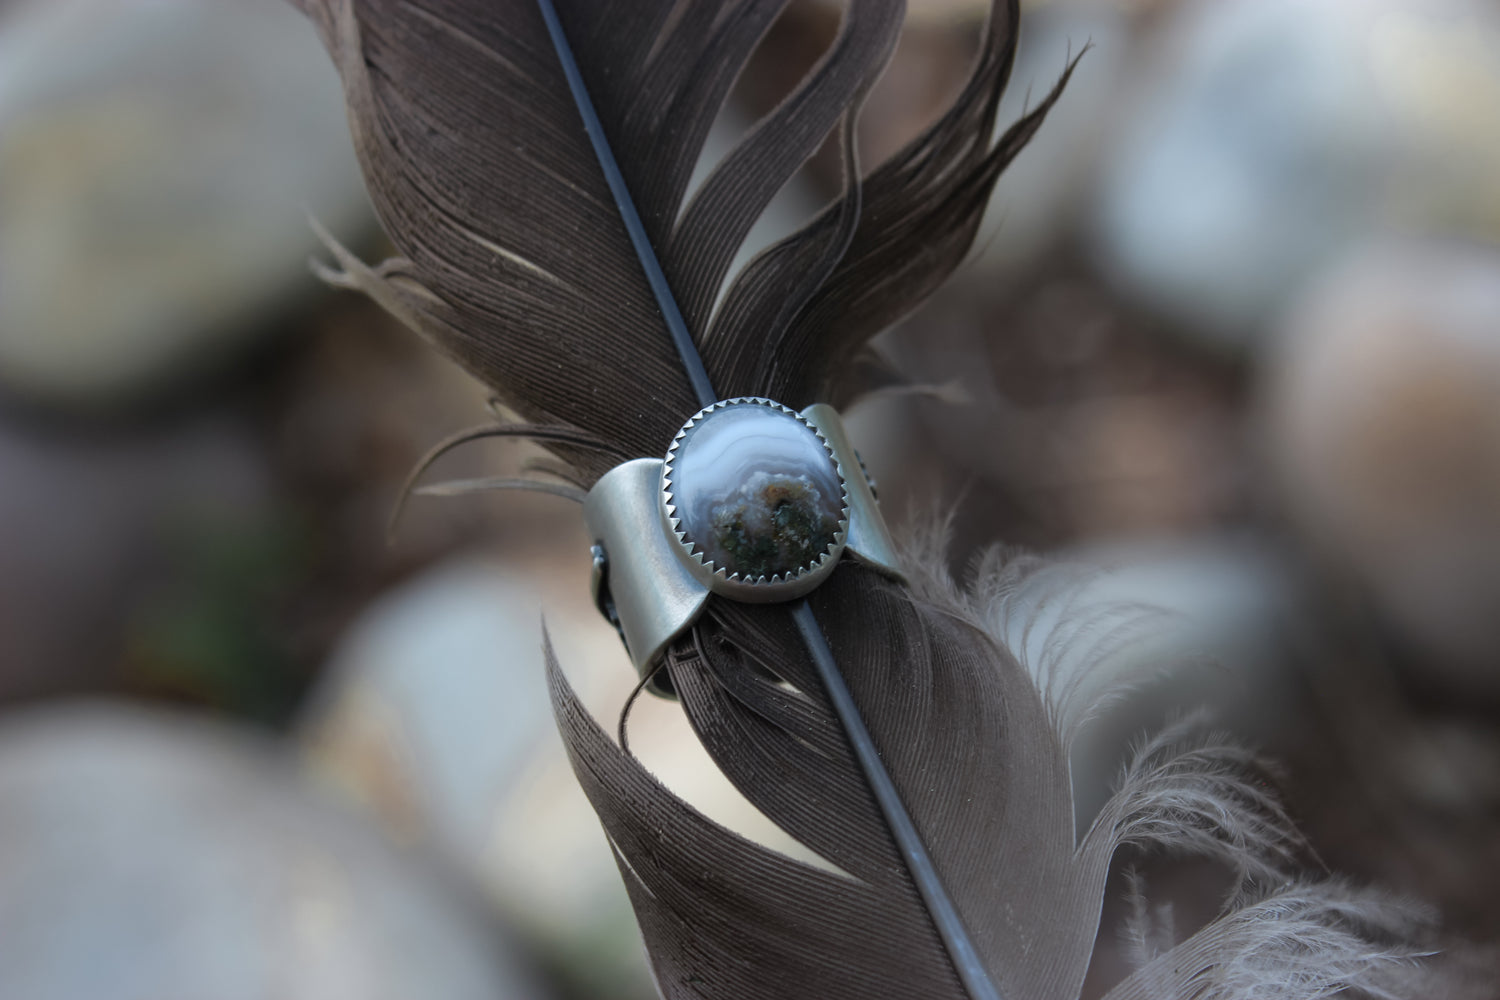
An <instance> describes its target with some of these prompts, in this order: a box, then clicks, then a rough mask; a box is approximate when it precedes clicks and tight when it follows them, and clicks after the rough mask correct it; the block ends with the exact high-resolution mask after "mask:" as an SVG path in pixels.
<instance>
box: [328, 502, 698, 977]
mask: <svg viewBox="0 0 1500 1000" xmlns="http://www.w3.org/2000/svg"><path fill="white" fill-rule="evenodd" d="M569 513H571V510H570V511H569ZM579 534H580V537H579V538H578V539H577V542H578V544H577V546H576V551H577V555H578V559H577V560H576V562H577V566H576V567H574V568H576V569H580V570H584V571H586V569H587V562H588V560H587V544H586V542H585V541H584V540H583V538H582V534H581V532H580V533H579ZM568 537H570V536H566V535H565V537H563V538H559V539H558V541H559V544H560V545H562V544H565V543H566V541H567V539H568ZM564 565H565V564H564V563H562V562H561V561H560V560H559V559H558V558H557V555H556V552H555V551H554V550H552V549H548V550H547V551H546V552H544V553H542V554H541V555H540V558H537V557H533V558H531V559H529V560H527V559H525V558H517V559H512V560H510V561H508V562H505V563H501V562H499V561H492V560H486V559H478V558H468V559H459V560H454V561H450V562H447V563H441V564H439V565H437V566H435V567H433V568H431V569H429V570H426V571H425V572H423V573H421V574H419V575H418V576H416V577H414V578H413V579H411V580H408V581H407V582H405V583H403V584H402V585H400V586H398V587H396V588H394V589H393V590H392V591H390V592H389V593H387V594H386V595H385V596H384V597H382V598H381V599H380V600H378V601H376V602H375V603H374V604H372V605H371V606H370V607H369V609H368V610H367V611H366V612H365V613H364V614H363V615H362V616H361V617H360V619H358V620H357V621H356V622H355V624H354V625H353V627H352V628H351V629H350V630H349V632H348V633H347V635H346V636H345V637H344V638H343V640H342V641H341V642H340V644H339V647H338V649H337V651H336V652H335V654H334V657H333V659H332V661H331V662H330V664H329V669H328V670H327V671H326V672H325V679H324V681H323V682H322V685H321V687H320V688H319V690H318V691H317V692H316V693H315V697H314V698H313V701H312V704H311V706H310V708H309V709H308V711H307V712H306V713H305V715H304V717H303V719H302V722H301V725H300V732H301V737H302V741H303V744H304V746H305V747H306V750H307V754H308V757H309V759H310V760H311V761H312V763H313V765H314V767H315V768H316V769H317V770H318V771H319V772H320V773H321V774H323V775H325V776H326V777H328V778H330V779H331V780H333V781H334V782H336V783H337V784H338V785H339V786H340V787H341V788H343V789H344V790H345V791H346V792H347V793H348V794H350V795H351V796H352V797H353V798H354V799H356V800H357V801H359V802H361V803H362V804H363V805H364V806H365V807H366V808H368V809H369V810H371V813H372V815H374V816H375V817H377V818H378V819H379V820H380V821H381V822H382V823H383V824H384V825H385V826H386V827H387V828H388V829H390V830H391V831H392V832H393V833H394V834H395V835H397V836H399V837H401V838H403V839H405V840H410V841H413V842H419V843H424V844H426V845H429V846H430V847H431V848H433V849H434V850H436V851H438V852H440V853H442V854H443V855H444V856H445V857H447V858H448V859H449V861H450V862H451V863H452V864H453V865H454V866H455V867H456V868H457V869H459V870H462V871H464V872H466V873H467V875H468V876H469V877H470V878H472V879H474V880H475V882H476V883H477V884H478V885H479V886H480V887H481V888H482V889H483V890H484V891H485V893H486V894H487V895H488V896H489V898H490V899H491V901H492V902H494V903H495V904H496V905H497V906H499V907H500V908H501V909H502V910H503V911H504V912H505V913H506V914H507V915H508V916H509V917H510V918H511V919H512V920H513V921H514V922H515V923H516V924H517V926H519V927H521V928H522V929H523V930H524V931H525V932H526V934H527V936H528V938H529V939H530V940H532V941H534V942H536V943H537V944H538V945H539V946H540V947H542V948H543V949H545V950H546V952H547V953H548V955H549V958H550V964H551V965H553V966H554V967H555V968H557V969H558V970H559V971H560V972H561V973H562V974H565V975H566V976H567V978H568V980H569V981H570V982H571V983H572V984H573V986H574V988H576V989H578V990H580V991H582V993H583V994H584V995H601V996H605V995H607V996H613V997H620V998H622V1000H624V998H635V997H639V998H642V1000H644V998H647V997H651V996H654V995H655V991H654V989H653V988H652V986H651V980H650V974H649V972H648V971H647V969H646V964H645V952H644V949H643V947H642V945H641V941H640V933H639V931H638V930H637V928H636V924H635V917H634V915H633V913H632V911H631V908H630V901H629V899H628V897H627V896H626V895H625V887H624V885H623V884H622V883H621V881H620V876H619V872H618V871H617V870H616V867H615V863H614V858H613V856H612V854H611V853H610V850H609V846H608V843H607V841H606V840H605V839H604V835H603V832H602V831H601V830H600V828H599V824H598V820H597V819H596V818H595V816H594V813H593V810H592V808H591V807H590V806H589V804H588V800H587V799H586V798H585V797H584V795H583V792H582V790H581V789H580V788H579V787H578V783H577V781H576V780H575V779H574V777H573V772H572V768H571V767H570V766H569V764H568V760H567V757H566V754H565V753H564V751H563V747H562V741H561V740H560V739H559V738H558V736H557V733H556V730H555V727H554V723H553V721H552V708H551V704H550V700H549V697H548V694H547V689H546V678H545V672H544V662H543V652H542V649H543V645H542V644H543V631H542V615H543V611H544V610H545V613H546V616H547V618H546V620H547V627H548V630H549V632H550V633H551V636H552V641H553V644H554V646H555V648H556V649H557V651H558V655H559V658H560V660H561V662H562V663H563V664H564V665H565V666H566V667H567V668H569V673H570V675H572V677H573V680H574V683H575V684H576V685H577V686H578V688H579V689H580V691H582V692H583V693H584V695H585V697H586V698H588V699H589V701H590V703H591V704H593V705H601V703H602V702H610V703H613V704H615V705H618V704H619V703H620V702H621V701H623V699H624V695H625V693H626V692H627V691H628V690H629V688H630V686H631V685H632V684H633V682H634V680H635V678H634V673H633V671H632V670H631V669H630V666H629V663H628V661H627V660H626V659H625V656H624V651H623V648H622V647H621V645H620V641H619V638H618V637H617V636H616V635H615V633H614V630H613V629H612V628H610V627H609V625H608V624H607V623H605V621H604V620H603V618H602V617H600V616H599V614H598V612H597V611H595V610H594V609H593V607H592V605H591V604H590V602H589V598H588V590H587V586H586V577H570V576H569V575H567V574H566V573H565V572H560V571H559V570H560V567H562V566H564ZM578 668H581V670H582V673H581V674H580V673H579V672H578ZM601 696H603V697H601ZM608 711H609V709H602V710H601V712H600V714H601V716H602V717H605V718H607V714H606V713H607V712H608ZM677 714H679V715H680V713H677ZM687 739H689V740H691V739H692V737H691V734H688V736H687ZM645 742H647V743H648V744H649V743H650V742H651V741H650V740H649V739H648V740H645Z"/></svg>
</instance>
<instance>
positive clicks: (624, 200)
mask: <svg viewBox="0 0 1500 1000" xmlns="http://www.w3.org/2000/svg"><path fill="white" fill-rule="evenodd" d="M537 6H538V7H540V8H541V11H542V19H543V20H544V21H546V22H547V34H548V35H549V36H550V37H551V38H552V46H553V48H555V49H557V58H558V59H559V60H560V61H561V62H562V69H563V75H564V76H566V77H567V80H568V90H569V91H571V92H572V94H573V101H574V103H575V104H577V105H578V113H579V115H581V116H582V117H583V127H584V130H585V131H586V132H588V136H589V144H590V145H592V146H593V147H594V155H595V156H597V157H598V158H599V167H600V169H602V170H603V171H604V180H605V182H606V183H608V184H609V193H610V194H611V195H613V196H614V199H615V207H616V208H617V209H619V212H620V221H621V222H623V223H624V224H625V231H626V232H627V233H628V234H629V235H630V244H631V246H633V247H635V252H636V256H638V257H639V258H640V261H641V267H642V269H643V270H645V272H646V281H647V282H648V283H649V284H650V285H651V293H652V294H653V295H655V296H656V304H657V307H658V308H660V309H661V316H662V320H663V322H665V323H666V325H667V332H668V333H670V334H671V335H672V343H673V345H674V346H675V347H676V348H677V354H678V356H679V357H680V358H681V359H682V366H683V368H684V369H685V370H686V372H687V377H688V381H689V382H691V383H692V386H693V392H694V393H696V394H697V396H698V405H699V406H708V405H709V404H710V403H714V402H716V401H717V400H718V398H719V397H718V395H717V394H715V393H714V387H713V383H712V382H710V381H709V378H708V370H707V369H705V368H704V367H703V359H702V358H701V357H699V356H698V348H697V346H696V345H695V344H694V343H693V335H692V333H691V332H690V331H689V330H688V327H687V321H686V320H684V319H683V318H682V310H680V309H678V308H677V299H676V298H675V297H674V296H673V295H672V289H671V287H669V286H668V284H667V276H666V274H665V272H663V271H662V268H661V262H660V261H659V260H657V259H656V250H655V249H654V248H653V247H652V246H651V238H650V237H649V236H648V235H647V234H646V227H645V225H643V224H642V222H641V216H640V213H639V212H637V211H636V210H635V201H634V200H633V199H632V198H631V197H630V189H629V188H628V187H626V185H625V175H624V174H622V173H621V172H620V166H619V164H618V163H616V162H615V154H614V152H613V151H612V150H611V149H610V147H609V137H608V136H606V135H605V134H604V124H603V123H602V122H600V121H599V113H598V112H597V111H595V110H594V102H593V100H592V99H591V98H590V97H589V91H588V87H587V86H586V85H585V84H584V82H583V74H582V73H580V72H579V71H578V61H577V60H576V59H574V58H573V49H572V47H571V46H570V45H569V44H568V39H567V36H566V35H565V34H563V29H562V22H561V21H559V20H558V19H557V9H556V8H555V7H553V6H552V0H537Z"/></svg>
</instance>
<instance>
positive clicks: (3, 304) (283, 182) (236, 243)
mask: <svg viewBox="0 0 1500 1000" xmlns="http://www.w3.org/2000/svg"><path fill="white" fill-rule="evenodd" d="M0 178H3V183H0V385H3V386H4V387H5V388H6V390H7V391H9V392H11V393H13V394H16V395H21V396H24V397H26V398H28V399H31V400H36V401H41V402H45V403H50V404H55V405H64V406H75V407H89V408H97V407H101V406H109V405H117V404H121V403H128V402H135V401H137V400H139V399H142V398H144V397H147V396H149V395H150V394H152V393H153V392H155V391H158V390H160V389H161V388H162V387H163V386H164V385H166V384H170V383H171V382H173V381H174V380H176V379H179V378H182V377H186V376H187V375H188V374H190V373H191V372H193V371H196V370H201V369H204V368H212V367H222V366H223V365H224V364H225V363H226V360H227V359H228V358H232V357H233V356H235V355H236V354H238V353H243V352H244V349H245V348H246V347H247V346H248V344H249V343H250V342H251V341H252V340H253V339H255V338H256V337H258V336H263V335H264V334H266V333H267V332H269V329H270V327H271V326H272V325H273V324H274V320H275V318H276V316H277V315H278V311H279V308H282V307H284V306H285V305H286V302H287V300H288V299H289V297H295V296H296V295H298V294H305V293H307V292H310V291H312V290H314V289H315V288H316V284H315V282H314V281H313V279H312V278H311V277H310V275H309V273H308V269H307V258H308V256H309V253H310V252H311V251H312V250H313V249H314V246H315V243H314V240H313V238H312V235H311V232H310V229H309V226H308V223H307V214H308V213H311V214H312V215H314V216H317V217H318V218H320V219H322V220H323V221H324V222H326V223H327V224H328V225H329V226H330V227H331V228H332V229H334V230H335V231H336V232H338V233H339V234H340V235H341V236H343V237H344V238H346V239H348V238H353V237H355V236H357V235H359V233H360V232H361V231H363V230H364V229H365V227H367V226H368V225H369V220H370V218H371V215H370V212H369V209H368V207H367V202H366V200H365V196H364V189H363V186H362V184H361V181H360V174H359V169H358V165H357V164H356V162H355V159H354V154H353V151H352V146H351V144H350V141H349V132H348V127H347V125H346V124H345V117H344V109H343V100H342V93H341V90H340V88H339V84H338V78H337V75H336V74H335V73H334V71H333V68H332V66H331V65H330V64H329V62H328V57H327V55H326V54H325V53H324V52H323V50H322V47H321V46H320V45H319V43H318V40H317V37H316V34H315V32H314V31H313V29H312V26H311V25H309V24H308V23H307V21H306V19H305V18H303V17H301V16H300V15H299V14H298V13H297V12H296V10H294V9H293V8H292V7H291V5H289V4H287V3H285V2H284V0H29V2H21V3H19V4H17V5H15V6H13V7H11V8H10V9H8V10H6V11H5V16H4V17H3V18H0Z"/></svg>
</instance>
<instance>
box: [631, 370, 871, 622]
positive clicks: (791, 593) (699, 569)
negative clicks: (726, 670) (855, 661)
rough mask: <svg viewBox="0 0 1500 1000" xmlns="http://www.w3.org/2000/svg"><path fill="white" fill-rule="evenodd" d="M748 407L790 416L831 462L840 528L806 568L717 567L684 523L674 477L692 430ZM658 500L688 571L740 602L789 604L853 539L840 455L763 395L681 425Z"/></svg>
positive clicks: (723, 403)
mask: <svg viewBox="0 0 1500 1000" xmlns="http://www.w3.org/2000/svg"><path fill="white" fill-rule="evenodd" d="M746 406H753V407H764V408H765V409H766V410H767V411H768V413H767V416H770V414H772V413H774V414H775V415H776V416H775V418H774V419H777V420H781V419H785V418H790V419H791V420H793V421H795V422H796V423H797V424H799V425H800V426H801V427H803V428H805V429H806V430H807V431H808V432H809V433H811V434H812V435H813V436H814V437H815V438H816V439H817V441H818V443H819V444H820V445H821V446H822V451H823V454H824V456H825V457H826V458H827V461H828V470H829V471H831V472H832V473H833V475H834V476H836V477H837V480H838V486H839V515H838V525H837V529H836V531H835V533H834V537H833V541H832V542H831V543H830V544H829V545H828V547H827V548H826V549H825V550H824V551H823V552H822V553H821V554H820V555H819V556H817V557H816V558H814V559H812V560H810V561H809V562H808V563H807V564H806V565H803V566H799V567H796V568H795V569H792V570H789V571H782V572H778V573H775V574H772V575H769V576H764V575H762V576H754V577H751V576H747V575H744V574H742V573H738V572H731V571H730V570H729V569H728V568H727V567H724V566H720V565H717V564H715V562H714V561H713V559H711V558H709V556H708V555H707V554H706V552H705V551H704V548H703V547H702V546H700V545H699V544H698V543H697V542H696V541H694V539H692V538H691V537H689V535H688V531H687V529H686V528H685V527H684V525H683V519H682V518H681V517H679V516H678V513H679V512H678V508H677V500H676V498H675V497H674V494H673V477H674V474H677V473H676V471H675V470H674V463H675V462H676V461H677V459H678V458H679V454H680V450H681V449H682V447H683V445H684V443H686V442H687V441H688V439H689V437H690V435H691V432H692V431H693V430H694V429H695V428H696V427H697V426H698V425H699V424H701V423H703V422H704V421H705V420H706V419H708V418H709V417H711V416H713V415H714V414H716V413H719V412H721V411H723V410H727V409H730V408H738V407H746ZM659 499H660V502H659V507H660V512H661V519H662V525H663V527H664V528H665V529H666V531H667V533H668V535H669V536H670V537H671V538H672V539H673V540H674V541H675V542H676V545H675V549H676V552H677V556H678V558H679V559H680V560H681V561H682V563H683V565H684V566H686V567H687V569H688V572H689V573H691V574H692V575H693V577H694V578H695V579H697V580H698V581H699V582H701V583H702V584H703V585H704V586H706V587H708V589H709V590H711V591H713V592H714V593H717V594H723V595H724V596H726V597H732V598H734V599H736V600H740V601H753V602H772V601H789V600H792V599H794V598H797V597H801V596H803V595H804V594H806V593H808V592H809V591H811V590H813V589H814V588H815V587H817V586H818V584H819V583H821V582H822V581H823V580H824V578H826V577H827V576H828V574H830V573H832V572H833V569H834V567H835V565H837V563H838V561H839V557H840V556H841V555H842V554H843V552H844V547H845V544H846V543H847V542H848V538H849V518H850V514H849V483H848V477H847V475H846V470H845V469H844V467H843V465H842V463H840V461H839V459H838V456H837V454H836V453H835V452H834V450H833V448H832V447H831V446H830V445H829V442H828V439H827V438H826V437H825V436H824V435H823V433H822V431H820V430H819V429H818V428H817V426H816V425H814V424H813V423H811V422H810V421H808V420H807V419H806V418H805V417H803V416H802V415H801V414H799V413H798V412H797V411H795V410H793V409H790V408H789V407H786V406H783V405H782V404H780V403H778V402H776V401H775V400H771V399H766V398H765V397H762V396H737V397H735V398H733V399H724V400H720V401H718V402H716V403H713V404H710V405H709V406H705V407H704V408H703V409H701V410H699V411H698V412H697V413H695V414H693V416H692V417H691V418H690V419H689V420H688V421H687V423H685V424H683V425H682V428H681V429H680V430H679V431H678V432H677V436H676V437H674V438H673V439H672V445H671V447H670V448H668V449H667V455H666V459H665V460H664V462H663V463H662V470H661V491H660V498H659ZM825 510H826V508H825Z"/></svg>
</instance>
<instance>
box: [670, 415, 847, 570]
mask: <svg viewBox="0 0 1500 1000" xmlns="http://www.w3.org/2000/svg"><path fill="white" fill-rule="evenodd" d="M667 476H668V481H667V484H666V488H667V492H668V494H669V495H670V496H669V497H664V499H665V500H666V502H668V503H670V504H671V505H672V507H674V508H675V511H674V516H675V517H677V518H678V519H679V521H680V524H679V526H678V530H680V531H681V532H682V533H683V535H684V540H685V541H687V542H689V543H691V544H692V545H693V546H694V551H696V552H700V553H702V554H703V556H704V558H705V559H707V560H709V561H710V562H712V563H713V564H714V566H715V567H716V568H723V569H724V570H726V571H728V572H729V573H730V574H736V573H737V574H739V575H740V576H742V577H746V578H749V579H751V580H754V579H756V578H759V577H767V578H769V577H773V576H776V575H778V574H779V575H781V576H782V577H783V578H784V577H787V576H790V575H795V574H796V573H797V572H798V571H800V570H803V569H805V568H807V567H809V566H811V565H813V564H816V563H817V562H818V561H819V560H821V559H822V558H823V556H824V555H825V554H826V553H827V552H828V549H829V547H830V546H832V545H833V544H834V543H835V541H837V540H838V537H839V531H840V528H841V527H842V522H843V520H844V517H845V512H844V506H845V497H844V483H843V480H842V479H841V478H840V476H839V472H838V465H837V463H835V461H834V459H833V456H832V455H831V454H830V453H829V451H828V447H827V446H826V445H825V444H824V443H823V441H822V439H821V438H819V437H818V435H817V433H816V432H815V431H814V430H813V429H812V428H811V427H809V426H808V425H807V424H806V423H805V422H803V420H802V419H801V418H800V417H798V416H797V415H796V414H794V413H793V412H792V411H790V410H787V409H784V408H782V407H780V406H779V405H777V404H772V403H766V402H758V401H750V400H746V401H745V402H734V403H730V404H727V405H722V406H719V407H718V408H715V409H711V410H710V411H709V412H708V413H706V414H703V415H700V416H698V417H695V418H694V419H693V421H690V422H689V426H688V428H687V430H686V431H685V432H684V435H683V437H682V439H681V440H680V441H679V442H678V443H677V445H676V447H675V448H674V449H673V453H672V454H671V455H669V456H668V469H667Z"/></svg>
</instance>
